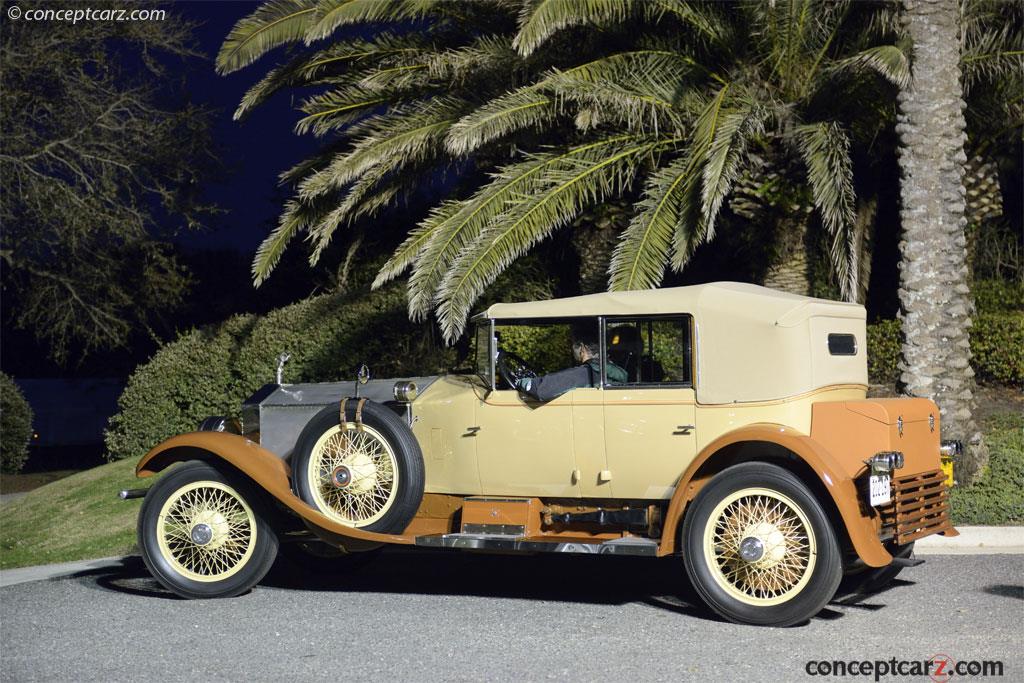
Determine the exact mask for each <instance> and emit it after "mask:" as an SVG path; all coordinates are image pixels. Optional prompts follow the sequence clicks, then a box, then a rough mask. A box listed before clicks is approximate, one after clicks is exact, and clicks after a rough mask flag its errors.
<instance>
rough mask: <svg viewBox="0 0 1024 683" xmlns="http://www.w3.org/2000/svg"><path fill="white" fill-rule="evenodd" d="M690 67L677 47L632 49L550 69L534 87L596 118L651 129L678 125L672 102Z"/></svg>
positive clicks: (674, 100)
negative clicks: (565, 67) (552, 71)
mask: <svg viewBox="0 0 1024 683" xmlns="http://www.w3.org/2000/svg"><path fill="white" fill-rule="evenodd" d="M695 70H696V66H695V63H694V61H693V59H692V58H690V57H688V56H686V55H683V54H680V53H678V52H672V51H664V50H638V51H632V52H624V53H619V54H615V55H611V56H609V57H606V58H603V59H600V60H596V61H594V62H589V63H587V64H583V65H581V66H578V67H575V68H573V69H569V70H567V71H555V72H554V73H552V74H551V75H550V76H548V77H547V78H545V79H544V80H543V81H541V82H540V83H538V84H536V86H535V87H536V88H537V89H538V90H543V91H546V92H551V93H553V94H554V95H555V96H556V97H557V99H558V100H559V101H571V102H575V103H577V104H580V105H583V106H585V107H587V108H589V109H591V110H592V111H593V113H594V115H595V116H596V117H597V118H599V119H601V120H608V121H616V122H619V123H621V124H622V125H624V126H625V127H627V128H629V129H631V130H635V129H638V128H641V127H643V126H649V127H650V128H651V129H653V132H655V133H657V132H658V130H659V127H660V128H665V127H666V126H668V127H672V128H675V129H679V128H680V127H681V125H682V120H681V118H680V116H679V113H678V112H677V111H676V108H675V104H676V101H677V100H678V99H679V98H680V96H681V93H682V90H681V87H680V86H681V83H682V82H683V81H684V79H685V78H686V77H687V76H688V74H689V73H690V72H692V71H695Z"/></svg>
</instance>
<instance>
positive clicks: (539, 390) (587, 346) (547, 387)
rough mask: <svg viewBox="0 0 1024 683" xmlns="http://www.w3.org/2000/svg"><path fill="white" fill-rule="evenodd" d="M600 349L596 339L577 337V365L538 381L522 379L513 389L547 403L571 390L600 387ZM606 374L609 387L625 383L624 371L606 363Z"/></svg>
mask: <svg viewBox="0 0 1024 683" xmlns="http://www.w3.org/2000/svg"><path fill="white" fill-rule="evenodd" d="M600 348H601V347H600V346H599V345H598V342H597V340H596V339H587V338H581V337H577V338H576V339H575V340H574V341H573V344H572V355H573V358H574V359H575V360H576V362H577V363H578V365H576V366H575V367H572V368H566V369H565V370H558V371H557V372H550V373H548V374H546V375H541V376H540V377H523V378H522V379H520V380H519V381H518V382H517V383H516V389H518V390H519V391H520V392H522V393H524V394H526V395H527V396H530V397H531V398H534V399H536V400H538V401H550V400H551V399H554V398H558V397H559V396H561V395H562V394H564V393H565V392H567V391H569V390H571V389H579V388H582V387H597V386H600V385H601V357H600ZM605 373H606V376H607V378H608V382H609V383H610V384H622V383H623V382H625V381H626V379H627V375H626V371H625V370H623V369H622V368H621V367H619V366H618V365H616V364H615V363H612V362H610V361H609V363H608V365H607V367H606V368H605Z"/></svg>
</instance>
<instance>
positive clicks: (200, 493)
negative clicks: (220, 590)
mask: <svg viewBox="0 0 1024 683" xmlns="http://www.w3.org/2000/svg"><path fill="white" fill-rule="evenodd" d="M156 531H157V543H158V547H159V550H160V554H161V555H162V556H163V559H164V560H165V561H166V562H167V563H168V564H169V565H170V566H171V567H173V568H174V570H175V571H176V572H178V573H180V574H181V575H182V576H184V577H186V578H188V579H191V580H193V581H199V582H204V583H206V582H214V581H222V580H224V579H226V578H229V577H231V576H233V575H234V574H235V573H237V572H238V571H239V570H240V569H241V568H242V567H244V566H245V565H246V563H247V562H249V559H250V558H251V557H252V555H253V552H254V550H255V547H256V535H257V524H256V517H255V515H254V514H253V511H252V509H251V508H250V507H249V505H248V503H246V502H245V500H244V499H243V498H242V497H241V496H240V495H239V494H238V492H237V491H235V489H233V488H232V487H230V486H228V485H227V484H224V483H222V482H219V481H196V482H192V483H190V484H186V485H185V486H182V487H181V488H179V489H177V490H175V491H174V492H173V493H171V494H170V495H169V496H168V497H167V499H166V501H165V502H164V504H163V507H162V508H161V509H160V513H159V516H158V520H157V528H156Z"/></svg>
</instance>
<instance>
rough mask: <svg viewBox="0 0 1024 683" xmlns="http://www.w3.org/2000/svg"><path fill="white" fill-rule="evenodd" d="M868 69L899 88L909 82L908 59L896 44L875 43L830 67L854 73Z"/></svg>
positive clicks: (840, 71)
mask: <svg viewBox="0 0 1024 683" xmlns="http://www.w3.org/2000/svg"><path fill="white" fill-rule="evenodd" d="M864 69H870V70H872V71H875V72H877V73H878V74H880V75H881V76H882V77H883V78H885V79H886V80H887V81H889V82H890V83H892V84H893V85H895V86H897V87H899V88H905V87H906V86H907V84H909V83H910V60H908V59H907V55H906V54H905V53H904V52H903V50H901V49H900V48H899V47H897V46H896V45H877V46H875V47H869V48H867V49H865V50H862V51H860V52H858V53H857V54H855V55H853V56H852V57H847V58H846V59H841V60H839V61H838V62H836V63H835V65H834V66H833V67H832V72H833V73H856V72H858V71H863V70H864Z"/></svg>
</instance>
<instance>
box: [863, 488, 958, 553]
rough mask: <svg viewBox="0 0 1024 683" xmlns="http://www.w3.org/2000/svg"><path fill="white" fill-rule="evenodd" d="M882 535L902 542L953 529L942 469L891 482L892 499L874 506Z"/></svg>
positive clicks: (897, 542) (904, 543)
mask: <svg viewBox="0 0 1024 683" xmlns="http://www.w3.org/2000/svg"><path fill="white" fill-rule="evenodd" d="M878 511H879V513H880V514H881V516H882V536H883V537H891V538H892V539H893V541H894V542H895V543H896V545H906V544H907V543H911V542H913V541H916V540H917V539H919V538H924V537H925V536H931V535H932V534H938V533H942V532H944V531H950V530H952V529H953V524H952V522H950V520H949V489H948V488H947V487H946V475H945V474H944V473H943V472H942V470H932V471H931V472H923V473H921V474H913V475H909V476H906V477H899V478H897V479H894V480H893V483H892V502H891V503H889V504H888V505H885V506H883V507H880V508H878Z"/></svg>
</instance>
